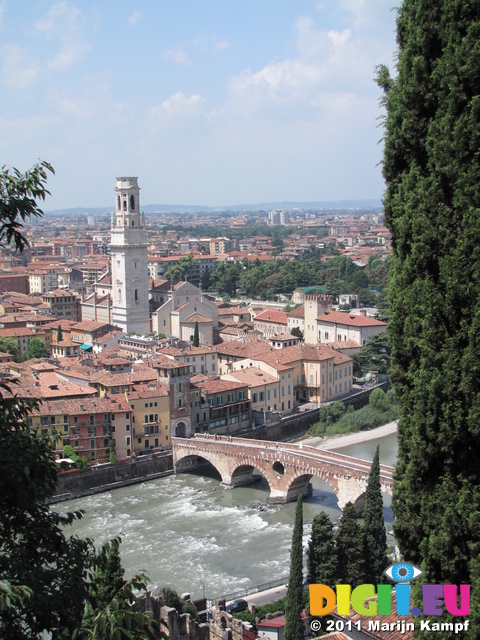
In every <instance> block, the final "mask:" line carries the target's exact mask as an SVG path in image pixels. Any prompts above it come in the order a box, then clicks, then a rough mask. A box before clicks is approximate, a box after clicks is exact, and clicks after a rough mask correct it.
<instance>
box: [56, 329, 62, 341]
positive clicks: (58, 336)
mask: <svg viewBox="0 0 480 640" xmlns="http://www.w3.org/2000/svg"><path fill="white" fill-rule="evenodd" d="M62 340H63V333H62V327H61V326H60V325H58V327H57V342H61V341H62Z"/></svg>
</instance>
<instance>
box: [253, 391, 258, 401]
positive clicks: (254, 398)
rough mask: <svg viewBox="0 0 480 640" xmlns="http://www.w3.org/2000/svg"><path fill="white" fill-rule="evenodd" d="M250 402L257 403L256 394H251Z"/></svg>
mask: <svg viewBox="0 0 480 640" xmlns="http://www.w3.org/2000/svg"><path fill="white" fill-rule="evenodd" d="M252 402H257V394H256V393H254V394H253V397H252Z"/></svg>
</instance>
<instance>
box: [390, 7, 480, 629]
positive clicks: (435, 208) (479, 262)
mask: <svg viewBox="0 0 480 640" xmlns="http://www.w3.org/2000/svg"><path fill="white" fill-rule="evenodd" d="M397 42H398V56H397V74H396V77H395V79H393V78H391V77H390V74H389V72H388V69H387V68H386V67H384V66H382V67H380V68H379V74H378V81H379V83H380V85H381V86H382V87H383V88H384V90H385V97H384V104H385V106H386V118H385V123H384V124H385V150H384V157H383V173H384V176H385V180H386V184H387V190H386V194H385V199H384V212H385V223H386V225H387V226H388V228H389V229H390V230H391V233H392V246H393V249H394V255H393V264H392V268H391V270H390V285H389V287H390V291H389V299H390V309H389V311H390V314H391V320H390V325H389V332H390V340H391V343H392V367H391V376H392V380H393V382H394V385H395V390H396V394H397V398H398V400H399V403H400V419H399V452H398V462H397V466H396V473H395V482H394V493H393V499H392V505H393V509H394V513H395V534H396V537H397V540H398V541H399V544H400V548H401V551H402V553H403V554H404V556H405V558H406V559H408V560H409V561H410V562H413V563H416V564H419V565H421V566H422V569H423V570H424V574H423V575H422V576H421V578H420V581H424V582H426V583H436V584H438V583H452V584H461V583H467V584H468V583H472V584H473V583H474V582H475V581H476V580H477V581H478V578H477V576H478V573H476V572H477V571H478V562H477V557H478V553H479V545H480V527H479V524H478V522H479V513H480V491H479V490H478V487H479V486H480V466H479V465H478V464H472V461H474V460H478V459H480V403H479V392H478V390H479V388H480V366H479V363H480V344H479V341H478V332H479V328H480V278H479V276H480V259H479V258H480V256H479V247H480V190H479V188H478V185H479V183H480V162H479V153H480V136H479V131H480V109H479V104H480V74H479V73H478V55H479V42H480V5H479V4H478V3H477V2H472V1H471V0H466V1H465V2H454V1H453V0H444V1H443V2H440V3H438V2H432V1H427V0H404V2H403V5H402V7H401V9H400V11H399V14H398V18H397ZM479 633H480V630H479V628H478V626H477V627H476V628H473V629H472V631H471V632H468V633H467V635H466V636H465V637H472V638H474V637H478V634H479ZM438 637H442V638H447V637H448V638H450V637H453V632H451V633H449V632H445V633H443V634H442V635H441V636H438Z"/></svg>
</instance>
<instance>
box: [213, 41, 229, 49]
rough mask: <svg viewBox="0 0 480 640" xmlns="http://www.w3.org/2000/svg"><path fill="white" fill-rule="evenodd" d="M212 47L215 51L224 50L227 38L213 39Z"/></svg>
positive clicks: (226, 45)
mask: <svg viewBox="0 0 480 640" xmlns="http://www.w3.org/2000/svg"><path fill="white" fill-rule="evenodd" d="M213 48H214V49H215V51H225V49H228V42H227V40H215V42H214V44H213Z"/></svg>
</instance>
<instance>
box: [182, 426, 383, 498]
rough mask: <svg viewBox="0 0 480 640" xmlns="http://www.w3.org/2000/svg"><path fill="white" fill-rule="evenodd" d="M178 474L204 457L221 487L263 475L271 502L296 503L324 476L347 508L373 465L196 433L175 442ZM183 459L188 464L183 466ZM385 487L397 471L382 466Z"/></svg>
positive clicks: (363, 486)
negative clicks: (216, 475) (218, 477)
mask: <svg viewBox="0 0 480 640" xmlns="http://www.w3.org/2000/svg"><path fill="white" fill-rule="evenodd" d="M172 444H173V458H174V464H175V469H176V471H182V470H184V471H187V470H189V469H192V468H194V465H195V460H196V461H197V464H198V460H200V459H205V460H206V461H208V462H210V463H211V464H212V465H213V467H215V469H217V471H218V472H219V474H220V476H221V479H222V484H223V485H224V486H226V487H235V486H240V485H242V484H247V483H249V482H252V481H254V480H255V478H258V475H256V474H254V471H255V470H257V471H259V472H260V474H262V476H263V477H264V478H265V480H266V481H267V483H268V486H269V488H270V502H276V503H283V502H289V501H291V500H295V499H296V497H297V495H298V494H299V493H300V492H301V493H303V495H308V493H309V492H310V491H311V484H310V480H311V478H312V477H313V476H315V477H317V478H320V479H321V480H322V481H324V482H325V483H326V484H327V485H329V486H330V487H331V489H332V490H333V492H334V493H335V495H336V496H337V500H338V506H339V507H340V509H343V507H344V506H345V504H346V503H347V502H349V501H351V502H353V503H355V501H356V500H357V499H358V498H359V496H361V495H362V494H363V493H364V492H365V489H366V486H367V482H368V476H369V472H370V466H371V464H370V462H367V461H365V460H359V459H357V458H352V457H351V456H345V455H343V454H338V453H334V452H330V451H325V450H321V449H316V448H314V447H310V446H305V445H303V444H302V443H301V444H300V445H297V444H293V443H281V444H276V445H273V444H272V443H271V442H267V441H261V440H248V439H245V438H232V437H231V436H215V437H213V436H209V435H208V434H196V435H195V436H194V437H193V438H187V439H180V438H172ZM182 460H183V461H184V462H183V463H182ZM380 482H381V487H382V491H383V492H385V493H391V489H392V483H393V469H392V467H388V466H386V465H381V480H380Z"/></svg>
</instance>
